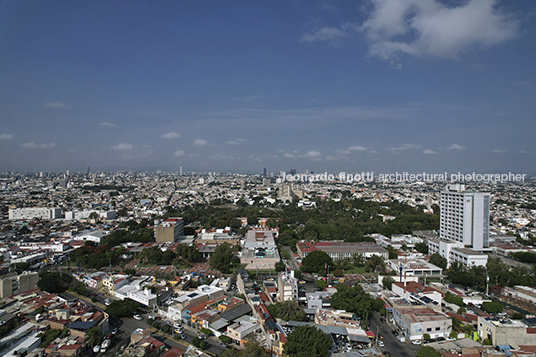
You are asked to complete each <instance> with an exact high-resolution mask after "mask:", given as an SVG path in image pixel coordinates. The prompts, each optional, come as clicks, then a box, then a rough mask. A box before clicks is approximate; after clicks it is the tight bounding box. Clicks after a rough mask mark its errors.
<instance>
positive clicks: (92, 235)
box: [74, 230, 108, 244]
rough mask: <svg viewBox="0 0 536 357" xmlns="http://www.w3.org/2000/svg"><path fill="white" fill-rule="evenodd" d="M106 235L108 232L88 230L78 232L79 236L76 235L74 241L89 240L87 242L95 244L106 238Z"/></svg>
mask: <svg viewBox="0 0 536 357" xmlns="http://www.w3.org/2000/svg"><path fill="white" fill-rule="evenodd" d="M107 235H108V232H106V231H103V230H98V231H90V230H87V231H82V232H80V233H79V234H77V235H76V236H75V237H74V239H75V240H84V241H86V240H89V241H92V242H95V243H99V244H100V243H101V241H102V240H103V239H104V238H106V236H107Z"/></svg>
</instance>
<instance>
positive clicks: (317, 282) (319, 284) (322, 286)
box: [315, 279, 328, 290]
mask: <svg viewBox="0 0 536 357" xmlns="http://www.w3.org/2000/svg"><path fill="white" fill-rule="evenodd" d="M315 286H316V287H317V288H319V289H320V290H324V289H325V288H326V287H327V286H328V283H326V282H325V281H324V280H321V279H318V280H315Z"/></svg>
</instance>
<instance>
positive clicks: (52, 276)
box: [37, 271, 73, 294]
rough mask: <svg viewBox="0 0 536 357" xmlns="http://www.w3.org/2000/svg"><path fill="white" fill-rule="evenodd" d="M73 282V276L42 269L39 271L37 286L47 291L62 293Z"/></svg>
mask: <svg viewBox="0 0 536 357" xmlns="http://www.w3.org/2000/svg"><path fill="white" fill-rule="evenodd" d="M72 282H73V277H72V276H70V275H68V274H62V273H59V272H48V271H43V272H41V273H39V281H37V287H38V288H39V289H41V290H43V291H46V292H48V293H55V294H58V293H62V292H64V291H65V290H67V289H68V288H69V286H70V285H71V284H72Z"/></svg>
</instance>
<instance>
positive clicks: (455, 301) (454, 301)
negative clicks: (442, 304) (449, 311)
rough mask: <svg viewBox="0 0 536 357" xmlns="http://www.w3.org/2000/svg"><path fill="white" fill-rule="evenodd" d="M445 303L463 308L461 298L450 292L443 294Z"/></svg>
mask: <svg viewBox="0 0 536 357" xmlns="http://www.w3.org/2000/svg"><path fill="white" fill-rule="evenodd" d="M445 301H446V302H449V303H451V304H455V305H458V306H463V298H462V297H461V296H458V295H455V294H453V293H451V292H447V293H446V294H445Z"/></svg>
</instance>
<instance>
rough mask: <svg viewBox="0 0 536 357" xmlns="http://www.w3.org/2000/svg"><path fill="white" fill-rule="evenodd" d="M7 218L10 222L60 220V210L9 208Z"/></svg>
mask: <svg viewBox="0 0 536 357" xmlns="http://www.w3.org/2000/svg"><path fill="white" fill-rule="evenodd" d="M8 218H9V219H10V220H12V221H17V220H24V221H29V220H32V219H34V218H37V219H47V220H48V219H58V218H61V208H47V207H26V208H10V209H9V212H8Z"/></svg>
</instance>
